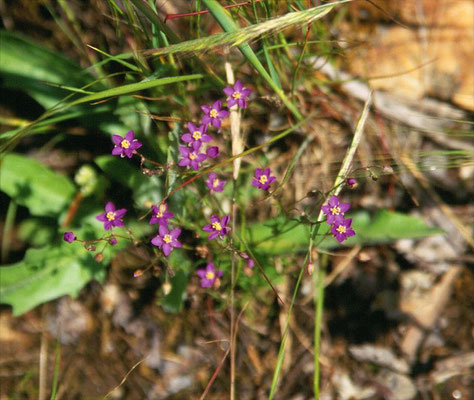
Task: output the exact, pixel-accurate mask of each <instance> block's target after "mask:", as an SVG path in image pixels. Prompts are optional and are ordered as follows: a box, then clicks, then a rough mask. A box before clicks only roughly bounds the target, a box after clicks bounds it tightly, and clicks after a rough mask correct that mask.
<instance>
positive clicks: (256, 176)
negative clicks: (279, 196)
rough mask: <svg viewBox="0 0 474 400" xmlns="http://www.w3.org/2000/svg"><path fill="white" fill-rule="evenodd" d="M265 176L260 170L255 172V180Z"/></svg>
mask: <svg viewBox="0 0 474 400" xmlns="http://www.w3.org/2000/svg"><path fill="white" fill-rule="evenodd" d="M262 175H263V170H261V169H260V168H257V169H256V170H255V178H257V179H258V178H260V177H261V176H262Z"/></svg>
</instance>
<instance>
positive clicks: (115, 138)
mask: <svg viewBox="0 0 474 400" xmlns="http://www.w3.org/2000/svg"><path fill="white" fill-rule="evenodd" d="M112 140H113V142H114V143H115V144H116V145H117V146H120V143H122V140H123V137H122V136H119V135H112Z"/></svg>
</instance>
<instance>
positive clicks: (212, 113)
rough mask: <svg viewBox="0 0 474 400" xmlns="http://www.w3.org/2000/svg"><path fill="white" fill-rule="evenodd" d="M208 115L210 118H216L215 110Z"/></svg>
mask: <svg viewBox="0 0 474 400" xmlns="http://www.w3.org/2000/svg"><path fill="white" fill-rule="evenodd" d="M209 115H210V116H211V117H212V118H216V117H217V110H216V109H215V108H213V109H212V110H211V112H210V113H209Z"/></svg>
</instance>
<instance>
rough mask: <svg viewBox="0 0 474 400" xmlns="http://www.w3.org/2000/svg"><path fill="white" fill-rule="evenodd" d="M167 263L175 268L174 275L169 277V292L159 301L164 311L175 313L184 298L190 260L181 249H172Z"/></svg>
mask: <svg viewBox="0 0 474 400" xmlns="http://www.w3.org/2000/svg"><path fill="white" fill-rule="evenodd" d="M169 263H170V266H171V267H172V268H173V269H175V276H173V277H172V278H171V279H170V283H171V292H169V293H168V294H167V295H166V296H165V297H164V299H163V300H162V301H161V306H162V307H163V310H165V311H166V312H169V313H177V312H180V311H181V310H182V308H183V301H184V300H185V299H186V286H187V284H188V276H189V269H190V268H191V262H190V261H189V259H188V258H187V257H186V256H185V255H184V253H183V252H182V251H180V250H174V251H173V252H172V253H171V254H170V256H169ZM178 268H179V269H178Z"/></svg>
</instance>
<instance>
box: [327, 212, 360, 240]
mask: <svg viewBox="0 0 474 400" xmlns="http://www.w3.org/2000/svg"><path fill="white" fill-rule="evenodd" d="M351 224H352V218H347V219H344V217H342V216H339V217H337V218H336V219H335V221H334V225H333V226H332V227H331V232H332V234H333V236H334V237H335V238H336V239H337V241H338V242H339V243H341V242H343V241H344V240H346V239H347V238H348V237H350V236H354V235H355V232H354V229H352V227H351Z"/></svg>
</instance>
